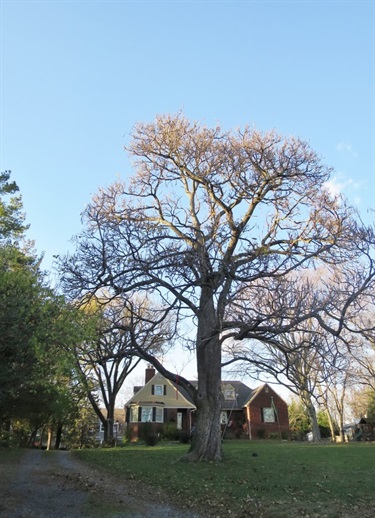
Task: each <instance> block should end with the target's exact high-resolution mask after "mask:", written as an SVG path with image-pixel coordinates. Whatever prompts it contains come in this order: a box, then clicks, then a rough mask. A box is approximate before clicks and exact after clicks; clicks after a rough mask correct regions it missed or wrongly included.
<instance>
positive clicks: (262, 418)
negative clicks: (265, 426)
mask: <svg viewBox="0 0 375 518" xmlns="http://www.w3.org/2000/svg"><path fill="white" fill-rule="evenodd" d="M260 417H261V420H262V423H264V414H263V408H261V409H260Z"/></svg>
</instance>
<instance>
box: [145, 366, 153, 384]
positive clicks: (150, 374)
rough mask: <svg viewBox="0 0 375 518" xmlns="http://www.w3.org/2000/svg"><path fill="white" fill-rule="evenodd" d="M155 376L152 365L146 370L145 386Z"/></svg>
mask: <svg viewBox="0 0 375 518" xmlns="http://www.w3.org/2000/svg"><path fill="white" fill-rule="evenodd" d="M154 376H155V369H154V367H153V366H152V365H148V366H147V368H146V375H145V384H146V383H148V382H149V381H150V380H151V379H152V378H153V377H154Z"/></svg>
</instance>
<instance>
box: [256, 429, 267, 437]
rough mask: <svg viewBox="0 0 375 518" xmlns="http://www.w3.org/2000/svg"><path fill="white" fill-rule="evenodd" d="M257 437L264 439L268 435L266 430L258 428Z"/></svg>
mask: <svg viewBox="0 0 375 518" xmlns="http://www.w3.org/2000/svg"><path fill="white" fill-rule="evenodd" d="M257 437H258V439H264V438H265V437H266V430H263V429H260V430H257Z"/></svg>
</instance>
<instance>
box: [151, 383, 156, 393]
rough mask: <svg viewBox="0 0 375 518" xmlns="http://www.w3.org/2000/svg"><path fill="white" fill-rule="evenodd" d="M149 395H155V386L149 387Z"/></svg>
mask: <svg viewBox="0 0 375 518" xmlns="http://www.w3.org/2000/svg"><path fill="white" fill-rule="evenodd" d="M151 394H152V395H154V394H155V385H151Z"/></svg>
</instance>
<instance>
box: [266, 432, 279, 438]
mask: <svg viewBox="0 0 375 518" xmlns="http://www.w3.org/2000/svg"><path fill="white" fill-rule="evenodd" d="M268 438H269V439H280V435H279V434H278V433H277V432H271V433H269V434H268Z"/></svg>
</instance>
